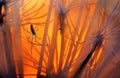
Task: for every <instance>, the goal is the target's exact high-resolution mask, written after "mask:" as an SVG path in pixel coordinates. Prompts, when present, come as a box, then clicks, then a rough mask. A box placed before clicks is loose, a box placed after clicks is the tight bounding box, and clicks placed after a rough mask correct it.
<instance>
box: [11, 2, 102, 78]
mask: <svg viewBox="0 0 120 78" xmlns="http://www.w3.org/2000/svg"><path fill="white" fill-rule="evenodd" d="M51 1H52V0H51ZM71 1H72V0H70V1H68V3H67V4H66V5H69V3H70V2H71ZM27 2H28V1H27V0H25V1H24V4H23V7H21V9H20V17H21V18H20V19H21V27H20V30H21V31H20V33H21V34H20V37H21V40H22V49H23V52H22V53H21V54H22V62H23V73H24V78H30V77H31V78H36V74H37V70H38V67H39V66H41V67H40V70H41V71H40V75H47V74H48V73H49V74H57V73H59V72H60V71H67V72H70V73H69V74H68V76H71V75H72V74H73V71H74V70H76V67H77V66H76V67H75V64H78V65H79V64H80V63H79V62H77V61H78V60H79V56H80V55H81V51H82V49H84V50H85V49H87V48H85V47H86V46H83V44H84V42H85V40H86V38H87V36H88V34H91V33H90V32H89V29H90V28H91V22H92V19H93V17H94V14H95V11H96V7H97V6H96V4H93V5H84V6H81V7H82V8H81V7H79V8H77V9H73V11H72V10H70V11H68V12H67V13H66V19H65V24H66V27H65V32H64V34H61V30H60V24H59V22H60V19H59V13H58V14H57V9H56V8H55V6H56V5H55V2H54V3H53V4H54V5H53V6H52V7H53V8H50V2H49V0H46V3H44V5H43V4H42V3H43V2H44V0H39V1H38V2H37V3H36V1H35V0H32V1H31V2H30V3H29V5H27ZM80 2H81V3H82V0H80ZM88 2H91V1H90V0H88ZM96 2H97V0H96ZM76 4H77V2H76ZM32 5H36V6H32ZM42 6H44V7H43V8H41V9H39V7H42ZM74 6H75V5H74ZM79 10H80V11H79ZM74 11H76V13H75V14H72V13H74ZM77 12H78V13H77ZM67 14H68V15H67ZM103 15H104V9H102V15H101V16H100V18H99V25H100V23H101V21H102V18H103ZM76 16H79V17H78V19H76ZM74 19H75V20H74ZM71 22H73V23H71ZM31 24H32V25H33V27H34V31H35V32H36V34H35V35H34V34H33V33H32V31H31V29H30V25H31ZM72 24H73V25H72ZM93 27H94V26H93ZM91 31H94V29H93V30H91ZM12 35H13V36H14V33H12ZM12 40H13V39H12ZM90 42H92V40H91V41H90ZM13 44H15V42H14V41H13ZM91 44H92V43H91ZM13 49H15V48H13ZM15 51H16V50H15ZM102 51H103V49H102V48H100V49H99V50H98V51H97V53H96V54H93V56H92V58H94V57H95V58H94V61H93V62H92V65H91V67H90V68H91V70H92V69H94V65H95V64H96V63H97V62H98V61H99V59H100V57H101V54H102ZM82 53H83V52H82ZM87 53H88V52H87ZM87 53H83V55H86V54H87ZM94 55H95V56H94ZM16 56H17V55H15V60H16V58H17V57H16ZM40 58H41V59H42V62H41V63H40V65H38V63H39V61H40V60H41V59H40ZM76 59H77V60H76ZM80 62H81V60H80ZM16 68H17V74H19V73H20V72H19V70H18V66H17V65H16ZM67 69H68V70H67Z"/></svg>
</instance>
